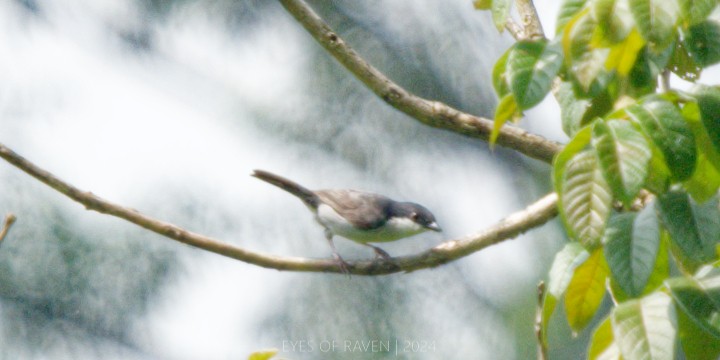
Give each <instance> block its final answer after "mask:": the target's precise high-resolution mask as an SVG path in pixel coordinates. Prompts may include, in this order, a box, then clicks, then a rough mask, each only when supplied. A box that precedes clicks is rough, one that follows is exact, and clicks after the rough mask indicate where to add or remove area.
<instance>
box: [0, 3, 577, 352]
mask: <svg viewBox="0 0 720 360" xmlns="http://www.w3.org/2000/svg"><path fill="white" fill-rule="evenodd" d="M544 3H548V4H544ZM550 3H552V4H550ZM554 3H555V2H549V1H546V2H539V7H540V9H539V10H540V12H541V14H542V15H543V21H545V23H544V25H545V27H546V29H547V31H548V33H549V35H552V29H553V28H554V24H553V19H554V16H555V14H556V7H557V4H554ZM310 4H311V5H312V6H313V8H314V9H315V10H316V11H317V12H319V13H320V14H321V15H322V16H323V17H324V18H325V19H326V21H328V22H329V23H330V25H331V26H332V27H333V28H334V29H335V30H336V31H337V32H338V33H339V34H340V35H341V36H342V37H343V38H344V39H345V40H346V41H347V42H348V43H349V44H350V45H351V46H352V47H354V48H355V49H356V50H357V51H358V52H359V53H360V54H362V55H363V56H364V57H365V58H366V59H367V60H369V61H370V62H371V63H372V64H373V65H375V66H376V67H378V68H379V69H380V70H381V71H383V72H385V73H386V74H387V75H388V76H389V77H390V78H392V79H393V80H394V81H396V82H398V83H399V84H400V85H402V86H404V87H406V88H407V89H408V90H409V91H411V92H414V93H416V94H418V95H419V96H422V97H426V98H430V99H436V100H440V101H443V102H446V103H448V104H449V105H451V106H454V107H457V108H460V109H462V110H464V111H467V112H470V113H473V114H477V115H481V116H485V117H492V115H493V113H494V108H495V104H496V101H497V100H496V96H495V94H494V92H493V91H492V88H491V82H490V72H491V70H492V66H493V64H494V62H495V60H496V59H497V58H498V57H499V56H500V55H501V54H502V53H503V51H504V50H505V49H506V48H507V47H508V46H509V45H510V44H511V43H512V40H511V38H510V37H509V35H508V34H507V33H503V34H498V33H497V31H496V30H495V28H494V26H493V24H492V21H491V18H490V14H489V13H486V12H478V11H475V10H474V9H473V8H472V2H471V1H470V0H453V1H442V2H441V1H433V0H424V1H418V0H396V1H379V0H378V1H351V0H347V1H311V2H310ZM548 100H549V101H548ZM553 102H554V100H553V99H546V101H545V102H544V103H543V104H541V105H540V106H539V107H538V108H537V109H534V110H532V111H530V112H529V113H528V119H526V120H523V122H522V123H521V124H520V125H521V126H522V127H524V128H526V129H529V130H531V131H533V132H536V133H540V134H542V135H543V136H546V137H548V138H550V139H553V140H558V141H564V135H562V133H561V130H560V121H559V116H558V114H557V108H556V107H554V106H555V105H554V104H553ZM0 142H2V143H4V144H5V145H7V146H8V147H10V148H12V149H13V150H15V151H17V152H18V153H20V154H21V155H23V156H25V157H27V158H28V159H30V160H31V161H33V162H35V163H36V164H38V165H39V166H40V167H43V168H45V169H47V170H49V171H51V172H52V173H54V174H55V175H57V176H59V177H60V178H62V179H64V180H66V181H68V182H70V183H72V184H74V185H76V186H78V187H80V188H81V189H84V190H89V191H92V192H93V193H95V194H97V195H99V196H101V197H104V198H106V199H109V200H110V201H113V202H117V203H120V204H123V205H125V206H128V207H132V208H135V209H138V210H139V211H141V212H143V213H145V214H148V215H150V216H153V217H156V218H159V219H163V220H166V221H169V222H173V223H175V224H177V225H179V226H182V227H184V228H186V229H189V230H191V231H195V232H199V233H202V234H206V235H209V236H213V237H215V238H218V239H222V240H223V241H227V242H230V243H233V244H235V245H238V246H242V247H245V248H247V249H251V250H257V251H263V252H269V253H273V254H278V255H287V256H302V257H312V258H328V257H329V256H330V249H329V248H328V246H327V243H326V241H325V240H324V237H323V232H322V229H321V227H320V226H318V225H317V224H315V222H314V221H313V219H312V216H311V214H310V213H309V212H308V211H307V210H306V209H305V207H304V206H303V205H302V204H301V203H300V201H298V200H297V199H296V198H294V197H292V196H290V195H289V194H287V193H284V192H282V191H280V190H279V189H276V188H274V187H272V186H270V185H268V184H265V183H262V182H260V181H257V180H256V179H253V178H251V177H250V176H249V174H250V173H251V171H252V170H253V169H255V168H260V169H265V170H269V171H272V172H276V173H278V174H281V175H284V176H287V177H289V178H291V179H293V180H296V181H298V182H299V183H301V184H303V185H306V186H308V187H310V188H334V187H341V188H357V189H363V190H368V191H373V192H378V193H383V194H386V195H388V196H390V197H393V198H395V199H398V200H411V201H415V202H418V203H421V204H423V205H425V206H426V207H428V208H429V209H431V210H432V211H433V212H434V213H435V215H436V216H437V218H438V221H439V223H440V225H441V226H442V227H443V229H444V230H445V231H444V233H442V234H434V233H433V234H423V235H420V236H416V237H413V238H409V239H405V240H401V241H398V242H396V243H391V244H386V245H384V246H383V248H384V249H385V250H386V251H388V252H389V253H390V254H393V255H408V254H412V253H416V252H419V251H422V250H424V249H427V248H428V247H431V246H434V245H436V244H438V243H439V242H441V241H442V240H444V239H451V238H455V237H458V236H462V235H466V234H469V233H473V232H476V231H478V230H481V229H484V228H486V227H487V226H489V225H491V224H493V223H495V222H497V221H499V220H501V219H502V218H503V217H505V216H507V215H509V214H510V213H512V212H514V211H517V210H520V209H522V208H524V207H525V206H526V205H527V204H529V203H531V202H533V201H534V200H536V199H538V198H539V197H541V196H542V195H544V194H545V193H547V192H549V191H550V185H549V169H550V167H549V166H548V165H547V164H543V163H539V162H537V161H534V160H530V159H527V158H524V157H523V156H520V155H518V154H516V153H514V152H512V151H507V150H505V149H502V148H496V149H495V150H494V151H490V150H489V149H488V146H487V144H486V143H484V142H482V141H478V140H473V139H468V138H465V137H462V136H459V135H456V134H453V133H450V132H446V131H442V130H436V129H431V128H428V127H425V126H423V125H420V124H419V123H417V122H416V121H414V120H413V119H410V118H409V117H407V116H406V115H404V114H402V113H400V112H398V111H396V110H394V109H392V108H391V107H389V106H387V105H386V104H385V103H384V102H382V101H381V100H380V99H378V98H376V97H375V96H374V95H373V94H372V93H371V92H370V91H369V90H367V89H366V88H365V87H364V86H363V85H362V84H361V83H360V82H359V81H358V80H356V79H355V78H353V77H352V76H351V75H349V74H348V73H347V71H346V70H345V69H344V68H342V67H341V66H339V65H338V64H337V63H336V61H335V60H334V59H332V58H331V57H330V56H329V55H328V54H327V53H325V52H324V50H323V49H322V48H321V47H320V46H319V45H317V44H316V43H315V42H314V40H313V39H312V38H311V37H310V36H309V35H308V34H307V33H306V32H305V31H304V29H303V28H302V27H301V26H300V25H299V24H298V23H296V22H295V20H294V19H293V18H292V17H291V16H290V15H289V14H287V13H286V12H285V10H284V9H283V8H282V7H281V6H280V5H279V4H278V3H276V2H274V1H264V0H247V1H241V0H177V1H170V0H167V1H162V0H63V1H53V0H4V1H0ZM0 184H2V185H1V186H0V215H4V214H5V213H8V212H13V213H15V214H16V215H17V217H18V221H17V223H16V224H15V226H14V227H13V228H12V229H11V231H10V234H9V236H8V238H7V239H6V240H5V241H4V242H3V243H2V245H1V246H0V358H1V359H93V358H102V359H243V358H246V357H247V355H248V354H249V353H251V352H252V351H255V350H258V349H262V348H278V349H280V350H281V357H282V358H286V359H336V358H343V359H376V358H407V359H439V358H454V359H485V358H488V359H489V358H493V359H527V358H533V357H534V356H535V355H534V354H535V340H534V335H533V321H534V312H535V305H536V295H535V294H536V285H537V283H538V281H540V280H541V279H543V278H544V277H545V274H546V273H547V271H548V269H549V265H550V262H551V261H552V258H553V256H554V254H555V252H556V251H557V250H558V249H559V248H560V247H561V246H562V244H563V242H564V241H565V240H564V238H563V235H562V234H561V232H560V231H559V228H558V224H557V221H553V222H551V223H549V224H547V225H545V226H543V227H541V228H539V229H535V230H533V231H531V232H530V233H528V234H526V235H523V236H521V237H519V238H518V239H516V240H513V241H507V242H503V243H501V244H500V245H497V246H493V247H491V248H488V249H486V250H483V251H481V252H478V253H476V254H473V255H471V256H469V257H466V258H464V259H461V260H459V261H456V262H453V263H451V264H448V265H444V266H441V267H439V268H436V269H431V270H421V271H417V272H414V273H410V274H394V275H389V276H380V277H361V276H353V277H351V278H347V277H345V276H340V275H336V274H315V273H309V274H306V273H291V272H279V271H275V270H268V269H264V268H259V267H256V266H253V265H248V264H245V263H242V262H238V261H234V260H230V259H226V258H223V257H221V256H218V255H214V254H209V253H205V252H203V251H200V250H197V249H194V248H190V247H187V246H185V245H182V244H179V243H176V242H174V241H171V240H168V239H165V238H162V237H160V236H158V235H155V234H152V233H149V232H147V231H144V230H142V229H139V228H137V227H136V226H134V225H132V224H129V223H126V222H124V221H121V220H117V219H114V218H111V217H108V216H105V215H101V214H97V213H94V212H88V211H86V210H85V209H84V208H83V207H82V206H80V205H79V204H76V203H74V202H72V201H70V200H69V199H67V198H65V197H63V196H62V195H60V194H58V193H56V192H54V191H53V190H51V189H49V188H47V187H45V186H44V185H42V184H40V183H39V182H37V181H36V180H34V179H32V178H30V177H29V176H27V175H25V174H24V173H21V172H20V171H19V170H17V169H15V168H13V167H11V166H10V165H9V164H6V163H4V162H0ZM336 244H337V246H338V249H339V251H340V253H341V254H343V256H344V257H345V258H346V259H368V258H371V257H372V256H373V253H372V251H369V249H367V248H365V247H362V246H359V245H356V244H354V243H352V242H349V241H346V240H342V239H338V240H336ZM555 319H556V321H554V323H553V327H554V328H553V329H555V332H554V333H553V338H551V340H552V341H553V343H552V344H553V345H552V349H551V355H553V357H554V358H568V359H572V358H577V357H578V354H582V352H583V351H584V348H583V346H584V345H583V344H584V343H586V341H587V339H586V337H587V334H583V335H582V336H581V338H580V339H573V338H572V337H571V336H570V335H569V333H568V330H567V327H566V326H565V325H564V324H565V322H564V320H563V319H562V314H561V315H560V316H558V315H556V316H555ZM558 319H559V320H558ZM370 340H376V341H388V342H389V343H390V344H391V346H393V348H392V349H391V351H390V352H381V353H372V352H370V351H360V352H352V353H350V352H343V351H336V352H322V351H320V344H321V343H323V342H326V343H327V342H333V341H334V342H336V343H338V344H344V343H345V342H346V341H350V342H351V343H352V344H354V343H355V342H358V341H360V342H363V341H364V342H367V341H370ZM302 344H305V346H304V347H300V345H302ZM407 344H410V345H411V346H410V347H407V346H406V345H407ZM414 344H417V345H418V346H417V347H415V346H413V345H414ZM421 344H426V347H425V349H424V352H423V351H414V350H420V348H419V345H421ZM293 345H295V346H294V347H293ZM396 345H397V346H398V347H399V348H396V347H395V346H396ZM395 350H398V353H396V352H395ZM405 351H407V352H405Z"/></svg>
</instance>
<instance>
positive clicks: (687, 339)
mask: <svg viewBox="0 0 720 360" xmlns="http://www.w3.org/2000/svg"><path fill="white" fill-rule="evenodd" d="M508 3H509V2H508V1H498V0H485V1H476V2H475V6H476V7H477V8H478V9H488V10H491V11H492V13H493V21H494V22H495V24H496V26H497V27H498V29H500V30H502V29H503V28H504V27H505V26H506V24H507V22H508V21H511V20H510V18H509V14H510V12H509V11H508V10H507V8H508ZM717 7H718V0H565V1H564V2H563V4H562V6H561V9H560V12H559V16H558V19H557V28H556V33H557V35H556V36H555V38H554V39H551V40H549V39H546V38H544V37H543V36H532V35H535V34H530V35H527V34H526V35H525V36H526V37H529V38H524V39H521V40H519V41H518V42H517V43H515V44H514V45H513V46H511V47H510V49H508V50H507V52H506V53H505V55H503V56H502V57H501V58H500V59H499V60H498V62H497V63H496V66H495V68H494V70H493V86H494V87H495V90H496V92H497V93H498V96H499V97H500V99H501V101H500V106H498V109H497V113H496V119H495V130H494V131H493V136H491V141H494V139H496V137H497V132H498V131H499V130H500V128H501V127H502V126H503V124H505V122H506V121H507V120H517V119H519V118H520V117H521V116H522V112H523V111H524V110H526V109H529V108H532V107H533V106H535V105H537V104H538V103H539V102H540V101H542V100H543V98H544V97H545V96H546V95H547V94H548V93H549V92H553V93H554V95H555V97H556V99H557V100H558V103H559V104H560V107H561V114H562V119H561V120H562V125H563V130H564V131H565V132H566V133H567V135H568V136H569V137H570V141H569V142H568V144H567V145H566V146H565V147H564V149H563V150H562V152H561V153H560V154H558V155H557V156H556V158H555V161H554V164H553V167H554V169H553V181H554V186H555V191H556V192H557V193H558V195H559V205H558V206H559V211H560V216H561V219H562V222H563V224H564V226H565V229H566V230H567V234H568V237H569V238H570V239H571V242H570V243H569V244H568V245H567V246H566V247H565V248H564V249H563V250H561V251H560V252H559V253H558V254H557V256H556V258H555V262H554V264H553V266H552V268H551V270H550V274H549V286H548V291H547V293H546V294H545V299H544V302H543V312H542V321H541V324H542V326H543V327H544V331H543V332H542V334H546V333H547V326H548V323H549V322H548V319H549V318H550V316H552V314H553V312H554V309H555V307H556V306H557V303H558V302H559V301H560V300H561V299H562V300H563V301H564V303H565V308H566V315H567V320H568V323H569V325H570V326H571V328H572V329H573V331H575V332H580V331H583V330H585V328H586V327H587V326H588V324H590V323H591V320H592V319H594V318H600V317H603V318H604V319H603V320H601V321H600V322H599V324H600V325H599V326H598V327H597V328H596V329H595V330H594V334H593V336H592V340H591V343H590V344H589V345H588V358H591V359H619V358H623V359H672V358H674V357H675V356H676V354H679V353H681V352H682V353H684V356H685V357H687V358H689V359H716V358H718V356H720V261H718V256H719V253H720V245H719V244H720V207H719V204H720V201H719V197H718V186H720V86H717V85H712V84H710V85H708V84H700V83H697V84H696V85H695V86H694V88H693V89H692V90H690V91H681V90H678V89H675V88H672V87H671V86H668V84H669V79H670V77H669V75H670V73H674V74H676V75H677V76H678V77H680V78H681V79H684V80H686V81H691V82H698V81H699V78H700V75H701V73H702V71H703V70H704V69H705V68H706V67H708V66H710V65H713V64H716V63H718V62H720V23H719V22H718V21H716V20H714V19H712V18H710V17H709V15H710V14H711V13H712V12H713V10H714V9H716V8H717ZM606 293H607V294H609V296H610V298H611V300H612V307H611V309H610V310H609V311H607V312H606V310H604V309H603V308H602V307H601V303H602V300H603V298H604V297H605V295H606ZM541 341H543V342H544V343H545V345H547V344H546V341H547V340H546V339H545V338H543V339H542V340H541ZM676 345H678V346H679V348H676Z"/></svg>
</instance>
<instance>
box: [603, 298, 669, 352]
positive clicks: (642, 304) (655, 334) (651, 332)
mask: <svg viewBox="0 0 720 360" xmlns="http://www.w3.org/2000/svg"><path fill="white" fill-rule="evenodd" d="M610 319H611V321H612V327H613V335H614V338H615V342H616V343H617V344H618V347H619V348H620V352H621V353H622V356H623V359H626V360H635V359H653V360H662V359H668V360H672V359H673V358H674V356H675V336H676V330H675V329H676V319H675V311H674V308H673V306H672V302H671V299H670V297H669V296H668V295H667V294H665V293H662V292H655V293H652V294H650V295H648V296H646V297H644V298H642V299H638V300H630V301H627V302H624V303H622V304H619V305H618V306H617V307H615V309H614V310H613V312H612V313H611V315H610Z"/></svg>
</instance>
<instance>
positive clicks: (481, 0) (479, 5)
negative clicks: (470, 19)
mask: <svg viewBox="0 0 720 360" xmlns="http://www.w3.org/2000/svg"><path fill="white" fill-rule="evenodd" d="M492 3H493V0H475V1H473V6H474V7H475V9H478V10H490V7H492Z"/></svg>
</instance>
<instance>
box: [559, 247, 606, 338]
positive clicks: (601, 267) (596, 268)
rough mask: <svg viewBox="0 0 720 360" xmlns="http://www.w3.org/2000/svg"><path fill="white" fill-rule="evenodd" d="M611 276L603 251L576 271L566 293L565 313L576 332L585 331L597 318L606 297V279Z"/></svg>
mask: <svg viewBox="0 0 720 360" xmlns="http://www.w3.org/2000/svg"><path fill="white" fill-rule="evenodd" d="M608 274H609V271H608V268H607V263H606V262H605V257H604V256H603V252H602V249H597V250H595V251H594V252H593V253H592V254H591V255H590V257H589V258H588V259H587V260H586V261H585V262H584V263H582V265H580V266H578V267H577V269H575V274H574V275H573V278H572V280H571V281H570V285H568V288H567V291H566V292H565V313H566V315H567V319H568V323H569V324H570V328H571V329H572V330H573V331H574V332H579V331H581V330H582V329H584V328H585V327H586V326H587V324H589V323H590V320H592V318H593V317H594V316H595V313H596V312H597V310H598V308H599V307H600V303H602V299H603V297H604V296H605V279H606V278H607V276H608Z"/></svg>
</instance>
